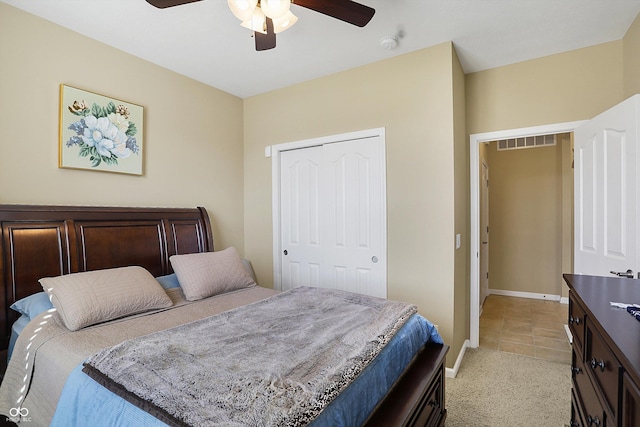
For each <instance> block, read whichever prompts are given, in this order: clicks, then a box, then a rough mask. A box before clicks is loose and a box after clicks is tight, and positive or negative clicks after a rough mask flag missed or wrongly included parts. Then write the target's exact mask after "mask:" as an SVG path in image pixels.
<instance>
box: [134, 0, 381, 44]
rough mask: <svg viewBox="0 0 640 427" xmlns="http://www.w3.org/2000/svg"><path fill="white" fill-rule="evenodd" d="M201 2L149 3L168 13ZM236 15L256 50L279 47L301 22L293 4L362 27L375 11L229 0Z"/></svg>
mask: <svg viewBox="0 0 640 427" xmlns="http://www.w3.org/2000/svg"><path fill="white" fill-rule="evenodd" d="M197 1H201V0H147V3H149V4H151V5H153V6H155V7H157V8H160V9H165V8H168V7H173V6H180V5H183V4H187V3H194V2H197ZM228 4H229V8H230V9H231V11H232V12H233V14H234V15H235V16H236V17H238V18H239V19H240V20H241V21H243V22H242V26H243V27H247V28H249V29H251V30H252V31H253V32H254V38H255V43H256V50H268V49H273V48H274V47H276V34H277V33H279V32H282V31H284V30H286V29H287V28H289V27H291V26H292V25H293V24H294V23H295V22H296V21H297V20H298V18H296V17H295V15H293V14H292V13H291V11H290V10H289V6H290V5H291V4H295V5H297V6H302V7H306V8H307V9H311V10H313V11H316V12H318V13H321V14H323V15H327V16H331V17H332V18H336V19H339V20H341V21H344V22H347V23H349V24H353V25H356V26H358V27H364V26H365V25H367V24H368V23H369V21H370V20H371V18H373V15H374V14H375V12H376V11H375V9H372V8H370V7H368V6H365V5H363V4H360V3H356V2H354V1H351V0H228Z"/></svg>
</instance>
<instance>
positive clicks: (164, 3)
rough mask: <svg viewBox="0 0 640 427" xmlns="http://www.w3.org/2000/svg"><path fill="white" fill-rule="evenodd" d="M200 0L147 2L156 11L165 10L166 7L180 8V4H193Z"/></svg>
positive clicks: (155, 0)
mask: <svg viewBox="0 0 640 427" xmlns="http://www.w3.org/2000/svg"><path fill="white" fill-rule="evenodd" d="M197 1H200V0H147V3H149V4H150V5H152V6H155V7H157V8H158V9H166V8H167V7H173V6H180V5H181V4H187V3H195V2H197Z"/></svg>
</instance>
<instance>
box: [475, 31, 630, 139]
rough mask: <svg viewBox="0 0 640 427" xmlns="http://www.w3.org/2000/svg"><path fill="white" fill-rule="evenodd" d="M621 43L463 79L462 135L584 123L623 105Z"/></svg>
mask: <svg viewBox="0 0 640 427" xmlns="http://www.w3.org/2000/svg"><path fill="white" fill-rule="evenodd" d="M622 47H623V43H622V41H621V40H620V41H616V42H611V43H605V44H601V45H598V46H592V47H588V48H584V49H579V50H574V51H571V52H566V53H561V54H558V55H553V56H547V57H544V58H540V59H535V60H531V61H525V62H520V63H517V64H513V65H507V66H504V67H499V68H494V69H491V70H486V71H480V72H477V73H471V74H468V75H467V77H466V91H467V99H466V101H467V133H469V134H476V133H482V132H491V131H498V130H506V129H518V128H524V127H530V126H541V125H548V124H553V123H563V122H571V121H575V120H586V119H590V118H592V117H595V116H596V115H598V114H599V113H601V112H603V111H604V110H606V109H607V108H609V107H611V106H613V105H615V104H617V103H619V102H620V101H622V100H623V91H622V62H623V61H622Z"/></svg>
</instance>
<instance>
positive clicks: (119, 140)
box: [58, 84, 144, 175]
mask: <svg viewBox="0 0 640 427" xmlns="http://www.w3.org/2000/svg"><path fill="white" fill-rule="evenodd" d="M143 131H144V108H143V107H141V106H139V105H135V104H131V103H129V102H125V101H120V100H117V99H113V98H109V97H107V96H104V95H99V94H97V93H93V92H87V91H85V90H81V89H77V88H74V87H71V86H67V85H65V84H61V85H60V131H59V144H58V145H59V147H58V150H59V151H58V166H59V167H61V168H71V169H86V170H94V171H103V172H116V173H124V174H132V175H142V164H143V162H142V160H143V153H144V151H143Z"/></svg>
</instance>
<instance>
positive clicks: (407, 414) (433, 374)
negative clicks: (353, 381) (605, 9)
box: [364, 343, 449, 427]
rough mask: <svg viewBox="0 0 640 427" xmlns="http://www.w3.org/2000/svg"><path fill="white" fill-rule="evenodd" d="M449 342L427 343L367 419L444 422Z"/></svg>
mask: <svg viewBox="0 0 640 427" xmlns="http://www.w3.org/2000/svg"><path fill="white" fill-rule="evenodd" d="M448 351H449V346H447V345H443V344H435V343H427V344H426V345H425V346H424V348H423V349H422V350H421V351H420V353H418V355H417V356H416V357H415V358H414V360H413V362H411V365H410V366H409V367H408V368H407V369H406V370H405V372H404V374H403V375H402V377H400V378H399V379H398V381H396V383H395V384H394V385H393V387H392V388H391V390H390V391H389V393H387V395H386V396H385V398H384V400H382V401H381V402H380V403H379V404H378V406H377V407H376V408H375V410H374V411H373V412H372V413H371V415H370V416H369V418H368V419H367V421H366V422H365V423H364V426H366V427H373V426H398V427H399V426H429V427H431V426H443V425H444V421H445V419H446V417H447V410H446V407H445V401H444V377H445V374H444V361H445V356H446V355H447V352H448Z"/></svg>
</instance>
